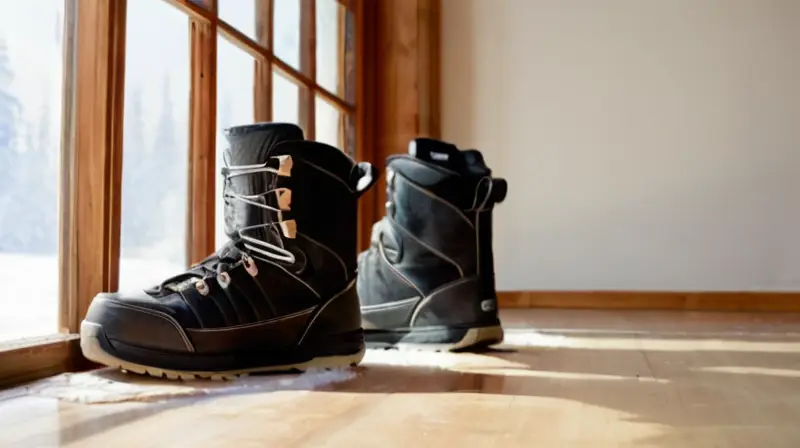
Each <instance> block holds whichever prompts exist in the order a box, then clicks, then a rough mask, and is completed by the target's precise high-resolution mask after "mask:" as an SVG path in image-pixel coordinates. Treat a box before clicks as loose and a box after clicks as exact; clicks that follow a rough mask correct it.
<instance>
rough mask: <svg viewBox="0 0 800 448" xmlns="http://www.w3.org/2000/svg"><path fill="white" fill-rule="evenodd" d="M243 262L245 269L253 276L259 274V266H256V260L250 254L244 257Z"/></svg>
mask: <svg viewBox="0 0 800 448" xmlns="http://www.w3.org/2000/svg"><path fill="white" fill-rule="evenodd" d="M242 264H243V265H244V269H245V270H246V271H247V273H248V274H250V276H251V277H255V276H256V275H258V266H256V262H255V261H254V260H253V259H252V258H251V257H250V256H248V255H245V256H244V257H242Z"/></svg>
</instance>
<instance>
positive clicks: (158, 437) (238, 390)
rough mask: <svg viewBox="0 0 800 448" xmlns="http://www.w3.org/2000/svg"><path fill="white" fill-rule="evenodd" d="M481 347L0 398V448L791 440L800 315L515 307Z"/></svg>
mask: <svg viewBox="0 0 800 448" xmlns="http://www.w3.org/2000/svg"><path fill="white" fill-rule="evenodd" d="M504 319H505V323H506V325H507V327H508V330H507V342H506V344H504V345H503V346H502V347H500V348H499V349H498V350H495V351H491V352H487V353H480V354H449V353H444V354H443V353H419V352H396V351H375V352H369V353H368V355H367V358H366V359H365V362H364V364H363V365H362V366H361V367H358V368H356V369H352V370H341V371H329V372H325V371H322V372H308V373H305V374H302V375H294V376H291V375H281V376H263V377H251V378H243V379H241V380H237V381H233V382H202V383H201V382H197V383H176V382H166V381H156V380H148V379H142V378H139V377H135V376H130V375H124V374H121V373H117V372H114V371H98V372H92V373H83V374H74V375H62V376H59V377H54V378H50V379H48V380H44V381H41V382H38V383H35V384H32V385H29V386H27V387H24V388H18V389H14V390H9V391H5V392H2V393H0V446H3V447H5V446H9V447H25V448H28V447H51V446H81V447H83V446H87V447H92V446H97V447H127V446H130V447H208V446H231V447H240V446H241V447H296V446H303V447H415V446H421V447H443V448H444V447H482V446H486V447H501V446H519V447H562V446H581V447H592V448H595V447H606V446H614V447H618V446H637V447H640V446H661V447H681V448H688V447H692V448H694V447H746V448H753V447H758V448H761V447H765V448H766V447H800V316H797V315H769V314H762V315H756V314H708V313H706V314H703V313H677V312H676V313H665V312H618V311H616V312H594V311H557V310H516V311H510V312H507V313H505V315H504Z"/></svg>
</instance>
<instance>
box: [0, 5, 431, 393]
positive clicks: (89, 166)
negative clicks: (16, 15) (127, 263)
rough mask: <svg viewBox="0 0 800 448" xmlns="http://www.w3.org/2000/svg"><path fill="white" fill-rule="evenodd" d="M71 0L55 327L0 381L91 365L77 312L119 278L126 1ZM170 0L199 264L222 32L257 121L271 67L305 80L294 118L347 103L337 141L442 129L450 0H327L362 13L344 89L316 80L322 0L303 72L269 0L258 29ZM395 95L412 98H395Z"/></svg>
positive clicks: (386, 146)
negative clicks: (178, 17)
mask: <svg viewBox="0 0 800 448" xmlns="http://www.w3.org/2000/svg"><path fill="white" fill-rule="evenodd" d="M65 1H66V8H65V16H66V17H65V25H66V26H65V39H64V41H65V46H64V53H63V54H64V89H63V94H64V106H63V111H62V127H63V129H62V145H61V146H62V148H61V154H62V161H61V164H62V169H61V171H62V173H63V174H62V176H61V180H60V187H61V198H60V209H59V214H60V222H59V231H60V239H59V274H60V279H59V295H60V297H59V302H58V303H59V328H58V330H59V333H57V334H55V335H53V336H48V337H45V338H35V339H28V340H23V341H18V342H14V343H13V345H12V344H5V345H3V346H0V387H4V386H8V385H12V384H18V383H21V382H25V381H30V380H33V379H36V378H41V377H45V376H50V375H54V374H57V373H61V372H66V371H78V370H83V369H87V368H91V367H93V366H92V365H91V363H89V362H88V361H87V360H86V359H84V358H83V356H82V355H81V352H80V347H79V342H78V339H79V338H78V336H77V334H78V332H79V331H80V323H81V320H82V319H83V316H84V315H85V313H86V311H87V309H88V307H89V304H90V303H91V300H92V298H93V297H94V296H95V295H96V294H97V293H99V292H102V291H115V290H116V289H117V285H118V280H119V255H120V232H121V222H120V219H121V213H120V212H121V206H122V204H121V201H122V196H121V185H122V183H121V180H122V151H123V149H124V148H123V145H122V141H123V140H122V133H123V123H124V116H123V113H124V112H123V111H124V96H125V95H124V93H125V90H124V88H125V47H126V46H125V38H126V33H125V30H126V11H127V4H128V1H129V0H65ZM162 1H164V2H166V3H169V4H171V5H172V6H175V7H177V8H178V9H180V10H182V11H183V12H184V13H185V14H186V15H187V19H188V21H189V24H188V30H189V36H190V63H191V80H190V83H191V94H190V105H189V110H190V119H189V129H188V132H189V155H188V162H189V165H188V167H189V180H188V203H187V218H188V219H187V244H186V245H187V259H188V260H189V261H190V262H191V263H193V262H196V261H199V260H200V259H202V258H204V257H206V256H207V255H208V254H209V253H211V252H213V250H214V248H215V241H214V237H215V232H214V230H215V229H214V227H215V221H214V210H215V182H214V180H215V176H216V175H217V167H216V166H215V161H216V160H215V156H216V135H215V133H216V105H217V104H216V103H217V92H216V84H217V81H216V77H217V36H218V35H221V36H223V37H225V38H226V39H227V40H228V41H229V42H230V43H232V44H234V45H236V46H237V47H239V48H240V49H242V50H243V51H245V52H246V53H248V54H249V55H250V56H252V57H253V58H254V61H255V62H254V85H253V94H254V106H253V108H254V110H253V117H254V121H257V122H261V121H270V119H271V118H272V94H271V93H272V90H271V88H272V86H271V84H272V72H273V70H274V71H277V72H278V73H280V74H281V75H282V76H284V77H285V78H287V79H289V80H291V81H293V82H294V83H295V84H297V85H298V86H299V89H298V90H299V92H300V98H299V103H298V106H299V107H298V109H299V111H300V114H299V115H300V116H299V117H298V118H299V122H300V124H301V126H302V127H303V128H304V131H305V132H306V134H307V136H308V137H309V138H314V136H315V132H316V130H315V121H316V113H315V99H316V97H317V96H319V97H321V98H322V99H324V100H325V101H327V102H328V103H329V104H331V105H332V106H333V107H334V108H336V109H337V110H338V111H339V114H340V123H339V136H340V142H339V143H340V145H339V146H340V147H341V148H343V149H345V150H346V151H347V152H349V153H350V155H351V156H353V157H354V158H356V159H358V160H366V161H370V162H372V163H375V164H376V165H377V166H378V167H381V166H382V163H383V161H384V159H385V157H386V156H387V155H389V154H393V153H399V152H403V151H405V148H406V145H407V143H408V138H409V137H413V136H416V135H430V136H434V137H435V136H437V134H438V130H437V129H436V128H437V126H436V123H438V95H437V94H436V93H435V92H438V85H436V83H438V76H437V75H436V73H437V72H438V66H437V64H438V63H435V62H436V61H435V58H436V54H437V53H438V40H436V36H438V27H439V23H438V16H436V15H435V14H433V15H431V11H438V3H439V1H440V0H381V1H380V2H377V1H373V0H331V1H337V2H338V3H339V4H340V5H342V6H343V7H344V8H346V10H347V11H349V12H352V13H353V15H352V16H351V17H353V18H354V27H355V36H356V37H355V42H354V45H353V46H354V50H353V51H354V58H355V63H354V66H352V61H345V60H344V58H343V57H340V58H339V59H340V60H339V73H340V75H339V77H338V78H339V82H338V85H337V86H336V92H331V91H329V90H327V89H325V88H323V87H321V86H320V85H318V84H317V83H316V36H315V33H316V23H315V22H316V1H315V0H298V1H300V2H301V5H303V7H302V8H301V42H310V45H305V44H304V45H302V47H301V48H302V49H303V50H302V51H301V55H300V56H301V58H300V60H301V64H300V65H301V66H300V68H299V70H298V69H295V68H293V67H291V66H290V65H289V64H287V63H286V62H284V61H282V60H280V59H279V58H277V57H276V56H275V55H274V54H273V53H272V34H273V33H272V32H273V15H274V14H273V0H256V11H254V17H255V20H256V36H255V39H251V38H249V37H248V36H246V35H245V34H243V33H242V32H241V31H239V30H237V29H236V28H234V27H233V26H232V25H230V24H228V23H226V22H224V21H223V20H221V19H220V18H219V17H218V5H217V2H218V1H219V0H162ZM223 1H235V0H223ZM341 10H342V8H340V11H341ZM431 18H434V19H433V20H432V19H431ZM346 20H347V18H346V15H345V14H339V17H338V21H339V30H340V33H341V36H342V37H341V39H340V47H339V48H340V51H339V52H338V53H339V54H340V56H341V55H343V54H344V51H341V50H342V47H341V46H342V45H344V40H345V37H344V33H345V26H344V25H345V21H346ZM423 28H424V29H423ZM432 58H433V59H432ZM432 61H433V62H434V63H432ZM348 64H350V65H348ZM348 67H349V68H348ZM398 68H401V70H398ZM345 69H351V70H352V71H353V72H354V73H355V85H354V86H352V90H348V89H349V88H348V86H347V85H346V84H347V83H346V82H345V80H346V77H345V76H344V75H343V73H344V70H345ZM421 96H423V97H424V98H422V100H420V99H421ZM346 98H350V99H351V101H347V100H346ZM398 98H414V99H415V100H414V101H411V102H399V101H397V99H398ZM350 122H352V123H350ZM349 124H353V125H354V129H355V132H354V135H350V134H349V133H348V130H349V129H352V128H350V127H349V126H348V125H349ZM382 189H383V187H382V186H380V185H378V186H377V187H376V188H374V189H373V191H371V192H370V193H368V194H367V195H366V196H365V197H364V198H363V200H362V201H361V203H360V206H359V212H360V218H359V247H360V248H362V249H363V248H365V247H366V246H367V245H368V242H369V233H370V227H371V226H372V223H373V222H375V220H376V219H377V218H378V216H379V215H380V214H381V213H382V206H381V207H378V204H382V203H383V202H382V200H381V192H378V193H376V191H378V190H382Z"/></svg>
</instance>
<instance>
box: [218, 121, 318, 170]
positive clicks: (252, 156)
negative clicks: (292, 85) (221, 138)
mask: <svg viewBox="0 0 800 448" xmlns="http://www.w3.org/2000/svg"><path fill="white" fill-rule="evenodd" d="M225 137H226V138H227V139H228V144H229V148H228V149H227V150H226V160H227V161H228V164H230V165H236V166H241V165H259V164H262V163H265V162H267V160H268V159H269V154H270V152H272V150H273V149H274V148H275V146H277V145H278V144H280V143H283V142H287V141H297V140H303V139H304V136H303V130H302V129H300V127H298V126H296V125H294V124H290V123H257V124H251V125H245V126H234V127H231V128H228V129H226V130H225Z"/></svg>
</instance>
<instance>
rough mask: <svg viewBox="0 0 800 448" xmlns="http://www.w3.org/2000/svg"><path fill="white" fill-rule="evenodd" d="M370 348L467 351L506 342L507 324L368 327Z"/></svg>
mask: <svg viewBox="0 0 800 448" xmlns="http://www.w3.org/2000/svg"><path fill="white" fill-rule="evenodd" d="M364 339H365V341H366V344H367V347H368V348H376V349H381V348H382V349H392V348H396V349H401V350H422V351H464V350H470V349H480V348H485V347H489V346H491V345H495V344H499V343H501V342H503V327H502V326H501V325H492V326H487V327H465V328H460V327H418V328H411V329H408V328H400V329H392V330H374V329H367V330H364Z"/></svg>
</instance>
